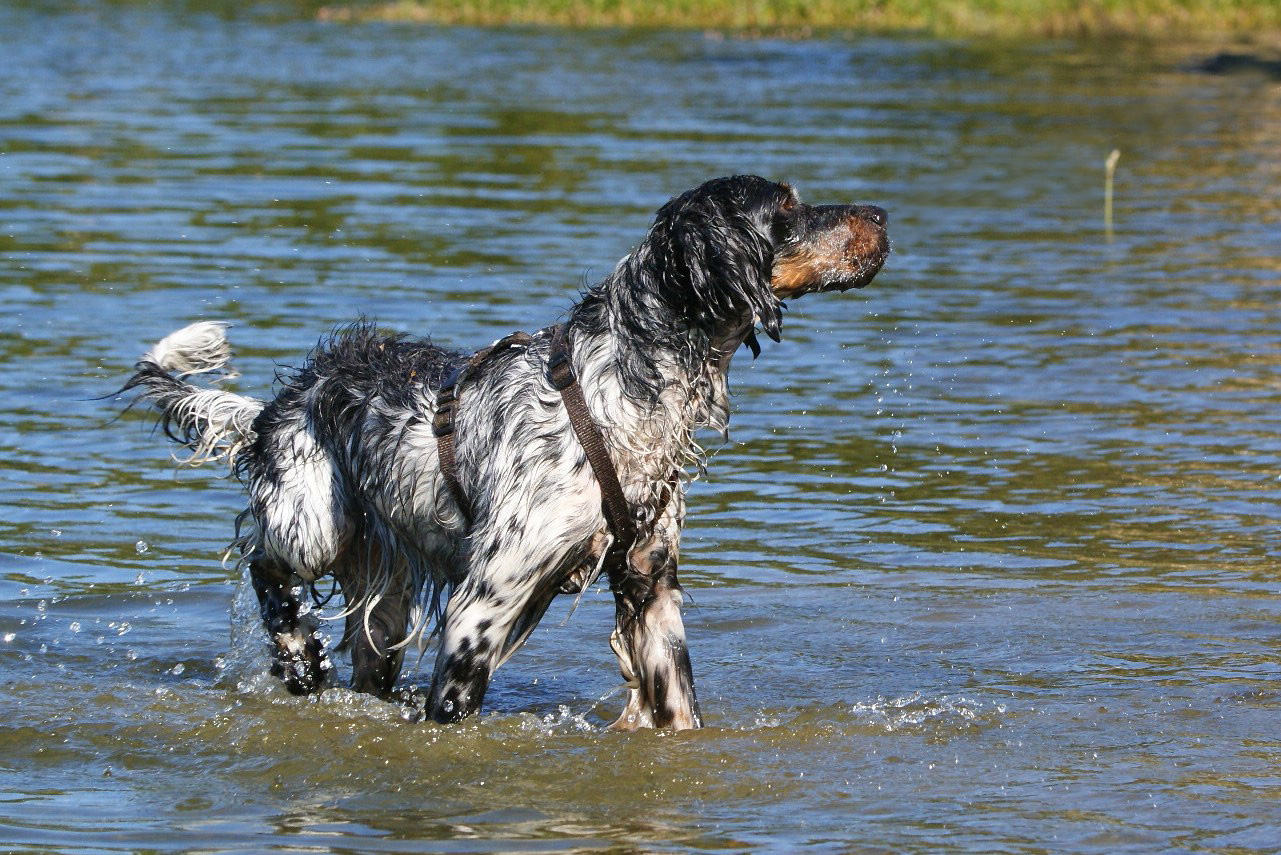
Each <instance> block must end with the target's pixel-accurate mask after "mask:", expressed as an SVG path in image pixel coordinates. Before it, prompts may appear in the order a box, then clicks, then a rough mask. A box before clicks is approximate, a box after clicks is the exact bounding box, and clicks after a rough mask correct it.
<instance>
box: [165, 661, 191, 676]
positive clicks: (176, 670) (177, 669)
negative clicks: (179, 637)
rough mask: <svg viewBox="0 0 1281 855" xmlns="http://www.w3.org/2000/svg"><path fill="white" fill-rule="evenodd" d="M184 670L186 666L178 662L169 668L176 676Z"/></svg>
mask: <svg viewBox="0 0 1281 855" xmlns="http://www.w3.org/2000/svg"><path fill="white" fill-rule="evenodd" d="M186 670H187V666H186V665H183V664H182V663H181V662H179V663H178V664H177V665H175V666H173V668H171V669H169V673H170V674H173V675H174V676H175V677H176V676H178V675H179V674H181V673H182V672H183V671H186Z"/></svg>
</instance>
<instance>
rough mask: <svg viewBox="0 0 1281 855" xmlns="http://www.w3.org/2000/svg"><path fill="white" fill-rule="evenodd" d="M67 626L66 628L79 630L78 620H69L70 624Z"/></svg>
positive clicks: (74, 630)
mask: <svg viewBox="0 0 1281 855" xmlns="http://www.w3.org/2000/svg"><path fill="white" fill-rule="evenodd" d="M67 628H68V629H70V630H71V631H72V632H79V631H80V621H78V620H73V621H72V622H71V625H70V626H69V627H67Z"/></svg>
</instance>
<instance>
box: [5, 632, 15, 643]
mask: <svg viewBox="0 0 1281 855" xmlns="http://www.w3.org/2000/svg"><path fill="white" fill-rule="evenodd" d="M16 637H17V636H16V635H15V634H14V633H12V632H6V633H5V634H4V643H5V644H8V643H9V642H10V641H13V640H14V638H16Z"/></svg>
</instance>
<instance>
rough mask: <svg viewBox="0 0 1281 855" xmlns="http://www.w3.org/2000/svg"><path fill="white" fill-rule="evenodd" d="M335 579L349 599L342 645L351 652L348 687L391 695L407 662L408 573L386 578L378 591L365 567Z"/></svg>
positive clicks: (411, 596)
mask: <svg viewBox="0 0 1281 855" xmlns="http://www.w3.org/2000/svg"><path fill="white" fill-rule="evenodd" d="M397 569H401V570H404V568H397ZM337 575H338V582H339V584H340V585H341V586H342V591H343V598H344V599H345V600H346V601H347V609H348V612H347V622H346V629H345V632H344V633H343V644H344V645H346V646H348V647H349V648H350V650H351V671H352V674H351V687H352V688H353V689H355V690H356V691H357V692H365V693H367V694H370V695H376V696H377V697H380V698H386V697H389V696H390V695H391V692H392V689H393V688H394V687H395V685H396V680H397V678H399V677H400V669H401V667H402V666H403V664H404V661H405V647H404V641H405V639H406V638H407V636H408V633H409V613H410V609H411V608H412V607H413V601H414V591H413V586H412V585H411V584H410V580H409V574H408V570H404V572H393V573H391V574H389V576H388V577H387V578H386V579H385V580H383V581H382V582H380V583H379V585H378V586H377V587H375V586H374V585H373V584H372V583H373V581H374V579H373V578H372V577H371V575H370V573H369V572H368V568H367V567H366V565H364V564H361V565H360V566H359V569H358V570H357V569H356V568H349V569H348V570H346V571H344V572H340V573H338V574H337Z"/></svg>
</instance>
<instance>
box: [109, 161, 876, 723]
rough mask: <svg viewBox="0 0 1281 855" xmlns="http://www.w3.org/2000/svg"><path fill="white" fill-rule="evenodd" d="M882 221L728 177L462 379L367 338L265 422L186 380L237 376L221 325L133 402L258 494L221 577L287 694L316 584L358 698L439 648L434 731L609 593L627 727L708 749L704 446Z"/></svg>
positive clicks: (312, 374) (307, 368)
mask: <svg viewBox="0 0 1281 855" xmlns="http://www.w3.org/2000/svg"><path fill="white" fill-rule="evenodd" d="M887 220H888V215H887V214H886V212H885V211H884V210H882V209H881V208H877V207H874V206H868V205H825V206H810V205H807V204H805V203H803V202H802V201H801V199H800V197H799V196H798V194H797V192H796V190H794V189H793V188H792V187H790V186H789V185H787V184H779V183H775V182H772V181H768V180H766V179H764V178H760V177H757V176H750V175H739V176H732V177H728V178H718V179H715V180H712V181H708V182H706V183H705V184H702V185H701V186H699V187H697V188H695V189H693V190H690V191H688V192H686V193H683V194H681V195H679V196H676V197H675V198H673V199H671V200H670V201H668V202H667V203H666V204H665V205H663V206H662V208H661V209H659V211H658V213H657V215H656V217H655V219H654V222H653V224H652V225H651V226H650V228H649V231H648V233H647V234H646V236H645V239H644V241H643V242H642V243H641V244H640V245H639V246H638V247H636V249H634V250H633V251H632V252H631V253H630V254H628V255H627V256H626V257H625V258H623V259H622V260H621V261H620V262H619V263H618V265H617V266H616V267H615V268H614V270H613V272H612V273H610V274H609V275H608V276H606V277H605V278H604V279H603V280H602V281H601V282H599V283H598V284H596V285H594V286H591V287H588V288H587V289H586V290H585V291H584V292H583V293H582V294H581V295H580V299H579V301H578V302H577V303H576V304H575V305H574V306H573V307H572V308H571V309H570V310H569V312H568V316H567V318H566V320H565V321H564V323H563V324H561V325H559V326H556V327H551V328H548V329H546V330H542V331H539V332H538V333H536V334H534V335H522V336H517V337H515V338H512V339H509V340H504V341H503V342H500V343H499V344H498V345H497V346H495V347H492V348H489V349H487V350H486V351H482V352H481V353H479V354H478V355H476V356H473V357H471V358H468V356H467V355H466V354H463V353H458V352H452V351H448V350H445V349H442V348H440V347H437V346H436V345H434V344H432V343H431V342H430V341H428V340H425V339H414V338H408V337H405V336H400V335H385V334H380V333H379V332H377V331H376V330H375V329H374V328H373V326H371V325H370V324H369V323H368V322H364V321H361V322H357V323H355V324H353V325H351V326H349V327H346V328H343V329H340V330H338V331H336V332H334V333H333V334H332V336H331V337H330V338H329V339H328V340H326V341H322V342H321V344H319V345H318V346H317V348H316V349H315V350H314V351H313V352H312V353H311V354H310V356H309V357H308V359H307V361H306V363H305V364H304V365H303V366H302V367H301V368H300V369H298V370H297V371H295V372H293V373H291V374H288V375H287V376H284V377H283V378H281V381H280V382H281V388H280V390H279V392H278V393H277V394H276V396H275V397H274V398H273V399H272V400H269V401H263V400H258V399H254V398H250V397H246V396H244V395H240V394H235V393H233V392H231V391H227V390H223V389H221V388H218V387H217V386H211V385H208V384H206V385H204V386H197V385H194V384H193V383H191V382H189V381H190V379H191V378H192V377H193V376H194V375H199V374H214V373H217V372H224V373H225V372H229V371H230V368H229V365H230V355H231V354H230V347H229V344H228V342H227V339H226V336H225V325H223V324H219V323H216V322H201V323H196V324H193V325H191V326H189V327H186V328H185V329H182V330H179V331H178V332H176V333H173V334H171V335H170V336H168V337H166V338H165V339H163V340H161V341H160V342H159V343H158V344H157V345H156V346H155V347H153V348H152V349H151V351H149V352H148V353H147V354H146V355H145V356H143V357H142V359H141V360H140V361H139V362H138V363H137V365H136V366H135V368H136V373H135V374H134V375H133V377H132V378H131V379H130V380H129V381H128V382H127V383H126V385H125V387H124V389H123V390H122V391H126V390H135V391H136V392H137V393H138V398H140V399H143V400H146V401H148V402H149V403H150V404H152V405H153V406H154V407H155V409H156V410H158V412H159V418H160V423H161V424H162V425H163V426H164V429H165V432H166V433H167V435H168V436H169V437H170V438H172V439H174V440H176V441H177V442H179V443H181V444H182V445H184V446H186V448H187V449H189V450H190V452H191V457H190V458H189V461H190V462H192V463H201V462H206V461H213V460H220V461H223V462H226V463H227V464H229V465H230V467H231V469H232V471H233V472H234V473H235V474H236V476H237V477H238V478H239V480H240V481H241V483H242V484H243V485H244V487H245V489H246V492H247V493H248V507H247V508H246V510H245V511H244V512H243V513H242V514H241V515H240V517H239V518H238V519H237V526H236V530H237V537H236V540H235V541H234V542H233V544H232V554H236V553H238V554H239V557H240V559H241V560H242V561H243V562H244V563H245V564H247V565H248V570H249V576H250V580H251V582H252V585H253V588H254V591H255V593H256V595H257V598H258V603H259V606H260V611H261V616H262V620H263V624H264V626H265V628H266V631H267V634H268V636H269V638H270V641H271V644H270V647H271V650H272V671H273V673H274V674H276V675H277V676H278V677H280V678H281V680H283V682H284V685H285V687H286V688H287V689H288V690H289V691H290V692H293V693H295V694H302V695H307V694H312V693H315V692H318V691H320V690H321V689H323V688H324V687H325V686H326V685H327V684H328V683H330V682H332V673H333V667H332V662H331V660H330V653H329V650H328V647H327V642H325V641H324V640H323V639H322V636H323V634H322V633H320V632H318V627H319V624H318V621H317V620H316V618H315V615H314V612H313V611H312V610H311V603H310V602H308V601H306V600H304V596H303V594H304V590H305V588H307V587H310V590H311V592H312V595H313V596H317V593H316V587H315V583H316V582H317V581H318V580H321V579H322V578H325V577H332V578H333V579H334V580H336V583H337V586H338V588H339V589H340V590H341V593H342V596H343V602H344V604H345V608H344V612H343V615H342V617H343V618H344V628H343V634H342V639H341V644H340V645H339V648H340V649H341V648H346V649H348V650H349V651H350V656H351V662H352V688H354V689H355V690H358V691H361V692H368V693H372V694H374V695H378V696H380V697H384V698H399V697H400V695H399V694H398V692H397V689H396V682H397V679H398V677H399V675H400V671H401V669H402V665H403V659H404V653H405V649H406V646H407V645H408V644H409V643H410V642H411V641H414V640H417V639H421V638H422V637H423V635H424V633H426V632H427V630H428V629H430V633H431V634H434V635H438V636H439V643H438V649H437V653H436V658H435V666H434V671H433V674H432V679H431V684H430V688H429V690H428V691H427V693H426V696H425V698H423V712H424V713H425V714H426V715H428V716H430V717H431V718H433V719H435V720H436V721H438V722H442V723H447V722H453V721H458V720H459V719H461V718H463V717H464V716H467V715H470V714H472V713H474V712H476V711H477V710H478V709H479V708H480V706H481V703H482V701H483V699H484V696H485V691H486V688H487V687H488V685H489V680H490V676H491V675H492V673H493V671H494V669H495V668H497V667H498V666H499V665H501V664H502V663H503V662H505V661H506V660H507V659H508V657H510V656H511V655H512V654H513V653H514V652H515V651H516V650H517V649H518V648H519V647H520V646H521V644H522V643H523V642H524V641H525V639H526V638H527V637H528V636H529V634H530V632H532V631H533V629H534V627H535V626H536V625H537V624H538V622H539V620H540V619H541V618H542V617H543V615H544V613H545V612H546V611H547V608H548V606H549V605H550V604H551V602H552V600H553V599H554V598H555V597H556V596H558V595H560V594H575V593H578V594H580V595H581V592H582V591H583V590H584V589H585V588H586V587H587V586H588V585H591V584H592V583H593V582H594V581H595V580H596V579H597V578H598V577H599V576H600V575H601V574H602V573H603V572H605V571H608V575H609V582H610V588H611V590H612V591H613V594H614V598H615V627H614V630H613V633H612V635H611V637H610V644H611V647H612V648H613V650H614V652H615V654H616V656H617V658H618V663H619V668H620V670H621V672H622V676H623V678H624V680H625V681H626V691H627V697H626V701H625V705H624V709H623V711H622V714H621V715H620V716H619V718H618V720H617V721H616V722H615V723H614V725H613V727H614V728H616V729H621V730H633V729H637V728H642V727H668V728H674V729H683V728H693V727H700V726H701V725H702V715H701V712H700V710H699V705H698V699H697V696H696V694H695V691H694V678H693V671H692V668H691V665H690V659H689V654H688V650H687V647H686V642H685V631H684V627H683V625H682V622H681V603H682V595H681V587H680V584H679V583H678V581H677V556H678V551H679V545H680V534H681V527H682V525H683V522H684V519H685V488H686V485H687V484H688V482H689V480H690V474H689V473H690V471H691V470H694V471H701V468H702V465H703V462H704V461H703V452H702V450H701V449H700V447H699V446H698V445H697V444H696V442H695V438H694V434H695V431H697V430H699V429H702V428H711V429H714V430H717V431H720V432H721V433H722V434H725V432H726V431H727V429H728V419H729V401H728V387H727V372H728V370H729V366H730V359H731V357H732V356H733V355H734V354H735V352H736V351H737V350H738V349H739V348H740V347H742V346H747V347H748V348H749V349H750V350H751V352H752V355H753V358H755V357H756V356H757V355H759V352H760V348H759V344H758V342H757V338H756V333H757V330H758V329H759V330H760V331H763V332H764V333H765V334H766V335H768V336H769V337H770V338H771V339H773V340H774V341H779V340H780V335H781V331H782V317H783V309H784V303H783V301H784V300H786V299H793V298H797V297H800V296H802V295H804V294H808V293H811V292H820V291H824V292H825V291H844V290H847V289H850V288H862V287H863V286H865V285H867V284H868V283H869V282H870V281H871V280H872V278H873V277H874V276H875V275H876V273H877V272H878V271H879V270H880V268H881V266H882V265H883V264H884V262H885V260H886V258H887V257H888V255H889V251H890V245H889V238H888V233H887ZM558 370H559V371H560V373H561V375H562V377H561V379H560V380H557V371H558ZM566 378H569V380H572V381H573V382H572V383H568V386H569V387H571V388H570V391H574V388H576V389H577V391H576V392H575V394H577V395H578V400H579V401H580V403H579V404H578V405H577V409H576V410H575V409H574V406H573V405H572V404H571V403H570V397H569V392H568V391H565V385H564V384H566V383H567V380H566ZM442 422H444V427H443V428H442ZM593 431H594V432H595V433H594V435H595V440H592V439H591V436H592V432H593ZM593 444H594V445H595V449H594V451H593V448H592V446H593ZM611 478H612V479H613V483H612V485H611V484H610V483H609V482H610V481H611ZM611 508H612V512H611Z"/></svg>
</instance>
